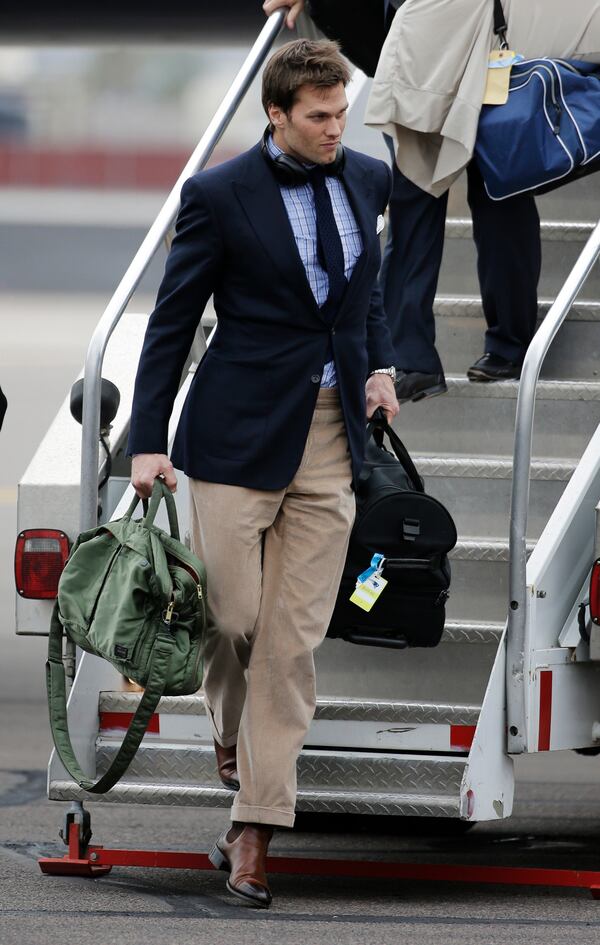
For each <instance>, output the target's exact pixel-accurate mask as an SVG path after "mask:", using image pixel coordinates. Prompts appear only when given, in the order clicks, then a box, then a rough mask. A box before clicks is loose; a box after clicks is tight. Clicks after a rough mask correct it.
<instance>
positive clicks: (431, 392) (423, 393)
mask: <svg viewBox="0 0 600 945" xmlns="http://www.w3.org/2000/svg"><path fill="white" fill-rule="evenodd" d="M447 393H448V387H447V386H446V384H436V385H435V386H434V387H426V388H425V390H419V391H417V393H416V394H413V395H412V397H403V398H402V400H400V398H398V403H399V404H408V403H411V404H416V403H418V402H419V401H420V400H425V398H426V397H439V396H440V394H447Z"/></svg>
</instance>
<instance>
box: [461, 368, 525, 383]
mask: <svg viewBox="0 0 600 945" xmlns="http://www.w3.org/2000/svg"><path fill="white" fill-rule="evenodd" d="M520 377H521V375H520V374H518V375H513V376H511V377H496V376H495V375H493V374H485V373H484V371H467V380H469V381H471V382H472V383H473V384H493V383H494V381H518V380H520Z"/></svg>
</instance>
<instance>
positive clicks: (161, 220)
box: [79, 7, 288, 531]
mask: <svg viewBox="0 0 600 945" xmlns="http://www.w3.org/2000/svg"><path fill="white" fill-rule="evenodd" d="M287 13H288V8H287V7H283V8H282V9H281V10H277V11H276V12H275V13H273V14H271V16H270V17H269V18H268V20H267V21H266V23H265V25H264V27H263V29H262V30H261V32H260V34H259V36H258V39H257V40H256V42H255V43H254V45H253V47H252V49H251V50H250V52H249V53H248V55H247V57H246V59H245V60H244V63H243V65H242V67H241V69H240V70H239V72H238V74H237V75H236V77H235V79H234V80H233V82H232V83H231V85H230V87H229V89H228V91H227V94H226V95H225V97H224V99H223V101H222V102H221V104H220V106H219V108H218V109H217V111H216V113H215V115H214V117H213V119H212V121H211V122H210V124H209V126H208V128H207V129H206V131H205V132H204V134H203V135H202V138H201V139H200V141H199V142H198V145H197V146H196V148H195V150H194V152H193V153H192V156H191V157H190V159H189V161H188V162H187V164H186V165H185V167H184V169H183V171H182V172H181V174H180V176H179V178H178V180H177V183H176V184H175V186H174V187H173V189H172V191H171V193H170V194H169V196H168V197H167V199H166V200H165V202H164V204H163V206H162V208H161V210H160V211H159V213H158V216H157V217H156V219H155V221H154V223H153V224H152V226H151V227H150V229H149V231H148V233H147V235H146V237H145V239H144V240H143V242H142V244H141V246H140V248H139V249H138V251H137V253H136V255H135V256H134V258H133V260H132V262H131V264H130V266H129V268H128V269H127V271H126V273H125V275H124V276H123V278H122V279H121V282H120V283H119V285H118V287H117V289H116V291H115V293H114V294H113V296H112V298H111V300H110V302H109V303H108V305H107V306H106V309H105V310H104V313H103V315H102V317H101V319H100V321H99V322H98V324H97V326H96V329H95V331H94V334H93V335H92V339H91V341H90V344H89V346H88V350H87V355H86V359H85V367H84V375H83V418H82V432H81V490H80V506H79V523H80V529H81V531H85V530H86V529H88V528H93V527H94V526H95V525H96V523H97V520H98V446H99V441H98V430H99V428H100V384H101V375H102V364H103V361H104V353H105V351H106V346H107V344H108V340H109V338H110V336H111V335H112V333H113V331H114V329H115V327H116V325H117V324H118V322H119V320H120V318H121V316H122V315H123V312H124V311H125V309H126V307H127V304H128V302H129V300H130V298H131V296H132V295H133V293H134V292H135V290H136V288H137V286H138V285H139V283H140V281H141V279H142V276H143V275H144V273H145V271H146V269H147V268H148V266H149V264H150V262H151V260H152V257H153V256H154V253H155V252H156V250H157V249H158V247H159V246H160V245H161V243H162V241H163V239H164V238H165V236H166V234H167V233H168V231H169V229H170V227H171V225H172V224H173V221H174V220H175V218H176V216H177V213H178V210H179V204H180V196H179V195H180V191H181V187H182V185H183V183H184V182H185V181H186V180H187V178H188V177H190V176H191V175H192V174H194V173H196V171H198V170H200V169H201V168H203V167H204V166H205V165H206V163H207V161H208V159H209V158H210V156H211V154H212V152H213V150H214V148H215V146H216V145H217V143H218V142H219V140H220V139H221V137H222V135H223V134H224V132H225V130H226V129H227V127H228V125H229V123H230V121H231V119H232V118H233V116H234V114H235V112H236V111H237V109H238V107H239V105H240V103H241V101H242V99H243V98H244V95H245V94H246V92H247V91H248V89H249V87H250V85H251V83H252V81H253V80H254V78H255V77H256V75H257V74H258V71H259V69H260V67H261V66H262V64H263V62H264V60H265V58H266V56H267V54H268V52H269V50H270V49H271V46H272V45H273V43H274V41H275V39H276V38H277V36H278V34H279V33H280V31H281V29H282V27H283V24H284V20H285V17H286V15H287Z"/></svg>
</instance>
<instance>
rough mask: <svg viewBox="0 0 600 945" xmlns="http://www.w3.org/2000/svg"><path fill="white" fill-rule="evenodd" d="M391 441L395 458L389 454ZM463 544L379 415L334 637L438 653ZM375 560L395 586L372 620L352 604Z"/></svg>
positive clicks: (372, 426) (370, 433)
mask: <svg viewBox="0 0 600 945" xmlns="http://www.w3.org/2000/svg"><path fill="white" fill-rule="evenodd" d="M384 435H385V436H387V437H388V439H389V441H390V443H391V446H392V449H393V451H394V452H393V453H390V452H389V451H388V450H387V449H386V448H385V447H384V445H383V440H384ZM456 537H457V536H456V527H455V525H454V522H453V520H452V516H451V515H450V513H449V512H448V510H447V509H446V508H445V507H444V506H443V505H442V503H441V502H438V500H437V499H434V498H432V496H429V495H426V494H425V490H424V486H423V481H422V479H421V477H420V476H419V474H418V472H417V470H416V469H415V467H414V464H413V461H412V460H411V458H410V456H409V454H408V451H407V449H406V447H405V446H404V444H403V443H402V441H401V440H400V438H399V437H398V436H397V434H396V433H395V432H394V430H392V428H391V427H390V426H389V425H388V423H387V422H386V420H385V417H384V416H383V413H382V412H381V411H376V414H375V418H374V420H372V421H371V422H370V423H369V424H368V426H367V446H366V456H365V464H364V466H363V470H362V472H361V475H360V478H359V481H358V485H357V489H356V520H355V522H354V528H353V529H352V534H351V536H350V545H349V548H348V556H347V558H346V565H345V567H344V574H343V576H342V582H341V585H340V590H339V592H338V597H337V601H336V605H335V609H334V611H333V616H332V618H331V623H330V625H329V629H328V630H327V636H328V637H341V638H342V639H344V640H348V642H350V643H362V644H367V645H370V646H388V647H395V648H404V647H407V646H436V645H437V644H438V643H439V641H440V637H441V635H442V632H443V630H444V622H445V618H446V600H447V599H448V588H449V586H450V562H449V561H448V552H449V551H450V550H451V549H452V548H453V547H454V545H455V544H456ZM374 554H382V555H384V557H385V562H384V565H383V570H382V573H381V576H382V577H383V578H385V580H386V581H387V582H388V584H387V586H386V587H385V589H384V590H383V592H382V594H381V596H380V597H379V598H378V599H377V600H376V601H375V604H374V605H373V607H372V609H371V610H370V611H368V612H367V611H365V610H362V609H361V608H360V607H358V606H357V605H356V604H354V603H351V601H350V597H351V595H352V593H353V592H354V590H355V587H356V579H357V577H358V575H359V574H362V573H363V572H364V571H365V570H366V569H367V568H368V567H369V565H370V563H371V559H372V557H373V555H374Z"/></svg>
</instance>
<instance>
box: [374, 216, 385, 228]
mask: <svg viewBox="0 0 600 945" xmlns="http://www.w3.org/2000/svg"><path fill="white" fill-rule="evenodd" d="M384 226H385V219H384V217H383V214H381V213H380V214H379V216H378V217H377V228H376V230H375V232H376V233H381V231H382V230H383V228H384Z"/></svg>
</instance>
